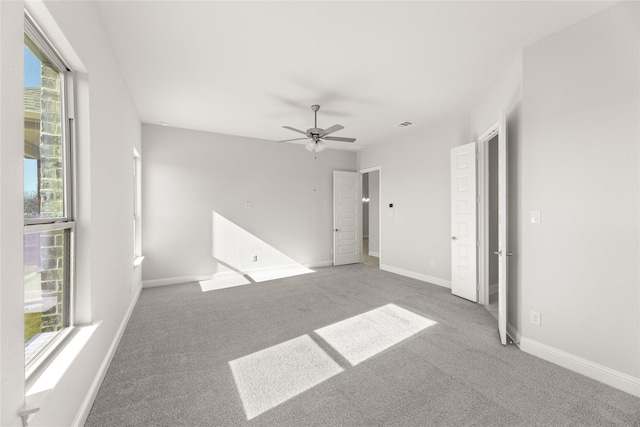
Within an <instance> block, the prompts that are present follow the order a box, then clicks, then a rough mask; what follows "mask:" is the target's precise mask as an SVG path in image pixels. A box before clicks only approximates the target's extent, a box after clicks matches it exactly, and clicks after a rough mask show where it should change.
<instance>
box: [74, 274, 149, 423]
mask: <svg viewBox="0 0 640 427" xmlns="http://www.w3.org/2000/svg"><path fill="white" fill-rule="evenodd" d="M140 292H142V286H138V289H137V290H136V293H135V294H134V296H133V298H132V299H131V302H130V303H129V308H128V309H127V312H126V313H125V315H124V317H123V318H122V321H121V322H120V327H119V328H118V330H117V332H116V335H115V337H114V338H113V341H112V342H111V345H110V346H109V350H108V351H107V354H106V355H105V357H104V359H103V360H102V363H101V364H100V368H98V372H97V373H96V376H95V378H94V379H93V382H92V383H91V387H89V391H88V392H87V395H86V396H85V398H84V401H83V402H82V405H80V409H79V410H78V413H77V415H76V418H75V420H73V424H72V425H73V426H74V427H81V426H83V425H84V424H85V423H86V421H87V417H88V416H89V412H90V411H91V407H92V406H93V402H94V401H95V400H96V395H97V394H98V390H100V386H101V385H102V381H103V380H104V376H105V375H106V374H107V370H108V369H109V365H110V364H111V360H112V359H113V355H114V354H115V353H116V349H117V348H118V344H120V339H121V338H122V335H123V334H124V330H125V329H126V327H127V324H128V323H129V318H131V313H133V309H134V308H135V306H136V303H137V302H138V298H139V297H140Z"/></svg>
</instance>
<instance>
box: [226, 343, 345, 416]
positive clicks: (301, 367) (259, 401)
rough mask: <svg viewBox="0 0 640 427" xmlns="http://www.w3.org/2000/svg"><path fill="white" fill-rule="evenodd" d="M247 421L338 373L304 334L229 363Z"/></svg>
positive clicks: (335, 367)
mask: <svg viewBox="0 0 640 427" xmlns="http://www.w3.org/2000/svg"><path fill="white" fill-rule="evenodd" d="M229 366H230V367H231V372H232V373H233V379H234V381H235V383H236V387H237V389H238V393H239V394H240V399H241V400H242V404H243V406H244V410H245V414H246V416H247V420H250V419H252V418H254V417H256V416H258V415H260V414H262V413H263V412H266V411H268V410H269V409H271V408H274V407H276V406H278V405H280V404H281V403H283V402H285V401H287V400H289V399H291V398H292V397H295V396H297V395H299V394H300V393H303V392H304V391H306V390H309V389H310V388H312V387H314V386H316V385H318V384H320V383H321V382H323V381H325V380H327V379H329V378H331V377H332V376H334V375H337V374H339V373H340V372H342V370H343V369H342V368H341V367H340V365H338V364H337V363H336V362H335V361H334V360H333V359H332V358H331V357H329V356H328V355H327V354H326V353H325V352H324V351H323V350H322V349H321V348H320V346H318V344H316V343H315V342H314V341H313V340H312V339H311V338H310V337H309V336H308V335H303V336H301V337H297V338H294V339H292V340H289V341H286V342H283V343H282V344H278V345H275V346H273V347H269V348H267V349H264V350H260V351H257V352H255V353H252V354H250V355H248V356H244V357H241V358H239V359H236V360H232V361H231V362H229Z"/></svg>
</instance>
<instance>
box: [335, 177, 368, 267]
mask: <svg viewBox="0 0 640 427" xmlns="http://www.w3.org/2000/svg"><path fill="white" fill-rule="evenodd" d="M361 181H362V175H360V174H359V173H358V172H343V171H333V265H344V264H356V263H359V262H360V257H361V253H362V248H361V247H360V246H361V244H360V242H362V228H361V226H360V218H361V213H360V210H361V209H362V189H361V185H362V184H361Z"/></svg>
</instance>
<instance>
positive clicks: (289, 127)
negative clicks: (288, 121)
mask: <svg viewBox="0 0 640 427" xmlns="http://www.w3.org/2000/svg"><path fill="white" fill-rule="evenodd" d="M282 127H283V128H285V129H289V130H292V131H294V132H298V133H301V134H303V135H306V134H307V133H306V132H305V131H303V130H300V129H296V128H292V127H291V126H282Z"/></svg>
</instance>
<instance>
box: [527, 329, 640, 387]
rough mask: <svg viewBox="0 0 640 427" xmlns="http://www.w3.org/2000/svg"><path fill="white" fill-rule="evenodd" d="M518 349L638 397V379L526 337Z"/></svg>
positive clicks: (639, 381) (639, 379)
mask: <svg viewBox="0 0 640 427" xmlns="http://www.w3.org/2000/svg"><path fill="white" fill-rule="evenodd" d="M520 349H521V350H522V351H524V352H526V353H529V354H532V355H534V356H537V357H539V358H541V359H544V360H546V361H548V362H551V363H555V364H556V365H559V366H562V367H563V368H567V369H570V370H572V371H574V372H577V373H579V374H582V375H585V376H587V377H589V378H592V379H594V380H596V381H600V382H601V383H604V384H607V385H610V386H611V387H615V388H617V389H619V390H622V391H624V392H627V393H629V394H632V395H634V396H637V397H640V378H635V377H632V376H631V375H627V374H625V373H622V372H618V371H616V370H613V369H611V368H607V367H606V366H602V365H599V364H597V363H594V362H591V361H589V360H586V359H583V358H581V357H578V356H574V355H572V354H569V353H566V352H564V351H562V350H558V349H556V348H553V347H550V346H548V345H545V344H541V343H539V342H536V341H534V340H532V339H529V338H526V337H521V338H520Z"/></svg>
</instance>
